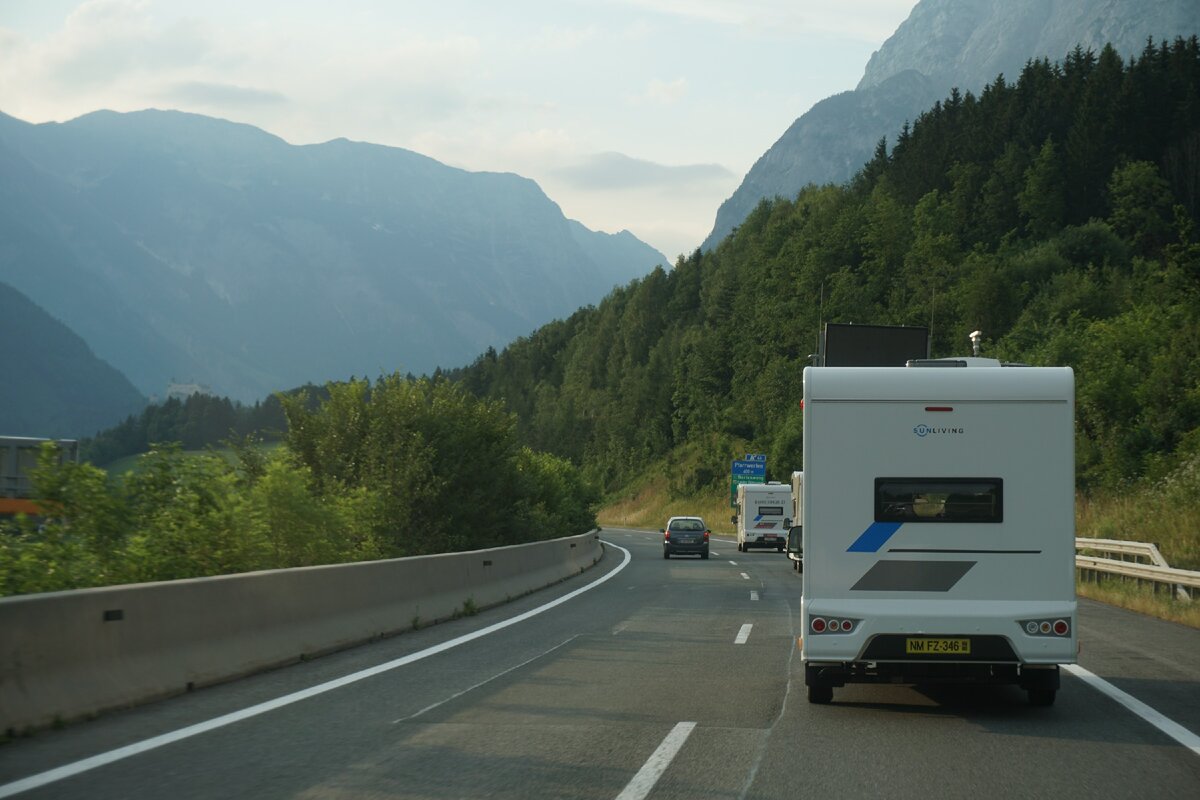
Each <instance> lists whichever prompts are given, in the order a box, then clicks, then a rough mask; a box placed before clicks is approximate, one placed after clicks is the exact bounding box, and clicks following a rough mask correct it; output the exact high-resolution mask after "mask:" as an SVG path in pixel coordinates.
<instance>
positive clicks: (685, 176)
mask: <svg viewBox="0 0 1200 800" xmlns="http://www.w3.org/2000/svg"><path fill="white" fill-rule="evenodd" d="M554 175H555V176H556V177H557V178H559V179H560V180H562V181H564V182H566V183H567V184H569V185H571V186H573V187H574V188H576V189H586V190H593V191H613V190H624V189H641V188H650V187H655V188H664V189H683V188H687V187H691V186H696V185H698V184H707V183H711V182H714V181H726V180H728V179H729V178H730V177H732V176H733V173H732V172H730V171H729V170H728V169H726V168H725V167H723V166H721V165H720V164H687V165H683V166H668V165H665V164H656V163H654V162H653V161H643V160H641V159H637V158H631V157H629V156H627V155H624V154H622V153H598V154H596V155H593V156H590V157H588V158H587V159H585V160H584V161H582V162H580V163H577V164H573V165H571V166H567V167H560V168H558V169H556V170H554Z"/></svg>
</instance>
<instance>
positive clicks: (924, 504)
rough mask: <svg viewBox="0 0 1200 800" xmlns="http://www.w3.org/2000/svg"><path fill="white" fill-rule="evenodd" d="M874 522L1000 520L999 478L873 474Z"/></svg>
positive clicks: (1001, 506) (1002, 493) (1001, 518)
mask: <svg viewBox="0 0 1200 800" xmlns="http://www.w3.org/2000/svg"><path fill="white" fill-rule="evenodd" d="M875 521H876V522H1003V521H1004V481H1003V480H1001V479H1000V478H876V479H875Z"/></svg>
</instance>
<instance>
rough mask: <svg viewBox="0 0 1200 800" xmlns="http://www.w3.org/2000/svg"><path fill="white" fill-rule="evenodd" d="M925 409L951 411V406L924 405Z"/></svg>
mask: <svg viewBox="0 0 1200 800" xmlns="http://www.w3.org/2000/svg"><path fill="white" fill-rule="evenodd" d="M925 410H926V411H953V410H954V407H953V406H925Z"/></svg>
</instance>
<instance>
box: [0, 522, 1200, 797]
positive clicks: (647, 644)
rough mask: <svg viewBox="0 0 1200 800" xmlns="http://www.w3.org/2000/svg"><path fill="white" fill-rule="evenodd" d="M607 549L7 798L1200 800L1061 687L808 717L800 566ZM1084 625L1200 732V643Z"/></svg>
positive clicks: (1170, 763)
mask: <svg viewBox="0 0 1200 800" xmlns="http://www.w3.org/2000/svg"><path fill="white" fill-rule="evenodd" d="M603 537H604V538H605V540H606V541H608V542H611V543H613V544H615V545H618V546H619V548H624V550H627V551H628V552H629V553H631V555H632V558H631V559H630V560H629V561H628V563H627V564H624V561H625V553H624V552H623V551H622V550H621V549H619V548H613V547H609V548H607V553H606V556H605V558H604V560H603V561H602V562H601V563H600V564H599V565H597V567H595V568H594V569H592V570H590V571H588V572H587V573H586V574H584V575H583V576H580V577H578V578H573V579H571V580H569V581H566V582H564V583H562V584H559V585H558V586H555V587H552V588H550V589H546V590H543V591H540V592H536V593H534V594H532V595H530V596H528V597H525V598H522V599H520V600H518V601H516V602H513V603H510V604H507V605H505V606H502V607H499V608H495V609H490V610H487V611H484V612H482V613H480V614H479V615H477V616H475V617H470V618H467V619H462V620H458V621H455V622H450V623H445V624H443V625H438V626H435V627H432V628H427V629H425V630H421V631H416V632H411V633H406V634H404V635H401V636H397V637H395V638H392V639H388V640H384V641H381V642H377V643H374V644H371V645H366V646H363V647H359V648H355V649H353V650H348V651H345V652H342V653H338V654H334V655H331V656H327V657H325V658H321V659H318V660H315V661H311V662H308V663H304V664H298V665H295V666H292V667H288V668H285V669H280V670H276V671H273V672H270V673H265V674H262V675H257V676H254V677H251V678H247V679H244V680H240V681H236V682H233V683H229V684H225V685H222V686H216V687H211V688H208V689H204V690H201V691H197V692H193V693H191V694H188V695H184V696H181V697H177V698H174V699H171V700H167V701H163V702H160V703H155V704H151V705H147V706H144V707H141V708H137V709H132V710H129V711H125V712H120V713H113V714H108V715H104V716H103V717H101V718H99V719H97V720H94V721H91V722H86V723H81V724H78V725H72V726H69V727H67V728H65V729H62V730H57V731H47V732H44V733H41V734H38V735H36V736H32V737H29V738H24V739H19V740H16V741H14V742H10V743H8V744H6V745H3V746H0V797H3V796H5V793H6V792H14V791H15V789H16V788H17V787H16V786H15V785H14V784H15V782H16V781H18V780H21V779H25V778H27V777H29V776H33V775H37V774H40V773H43V772H45V771H47V770H52V769H55V768H59V767H63V766H64V765H72V764H78V763H79V762H80V761H81V760H82V759H88V758H92V757H94V756H97V755H100V754H104V753H111V752H112V751H114V750H117V749H118V748H123V747H127V746H130V747H131V749H132V750H134V751H137V750H139V748H138V747H137V745H138V744H139V743H144V742H146V741H147V740H150V741H151V742H153V741H154V739H153V737H159V736H163V735H164V734H170V733H171V732H175V731H180V730H181V729H186V728H187V727H188V726H192V725H196V724H197V723H203V722H205V721H208V720H213V719H216V718H220V717H222V715H227V714H233V713H235V712H238V711H242V710H244V709H248V708H249V709H255V708H258V711H255V712H254V713H253V714H252V715H251V714H249V713H247V714H245V715H244V716H245V718H242V719H239V720H238V721H234V722H230V723H228V724H223V725H221V726H220V727H214V728H213V729H212V730H208V731H206V732H203V733H198V734H196V735H190V736H187V737H185V738H179V739H178V740H177V741H173V742H172V743H169V744H164V745H162V746H156V747H153V748H151V749H145V750H144V751H141V752H135V753H134V754H132V755H129V756H128V757H123V758H119V759H117V760H112V761H111V762H110V763H106V764H103V765H101V766H97V767H95V768H91V769H86V770H83V771H79V772H77V773H76V774H73V775H68V776H67V777H63V778H61V779H58V780H53V781H51V782H48V783H45V784H44V785H41V786H38V787H36V788H32V789H29V790H26V791H21V792H19V793H16V794H15V796H18V797H22V798H31V799H32V798H89V799H91V798H96V799H97V800H99V799H102V798H277V797H278V798H285V797H286V798H339V799H340V798H347V799H349V798H354V799H355V800H359V799H360V798H410V797H411V798H475V797H495V798H522V799H523V800H524V799H525V798H555V797H563V798H618V797H622V798H636V797H647V796H648V797H652V798H804V797H812V798H838V797H888V798H907V797H919V798H925V799H927V798H931V797H934V798H941V797H968V796H969V797H1055V798H1071V797H1079V798H1084V797H1086V798H1095V797H1148V796H1156V797H1195V796H1200V753H1198V752H1195V751H1193V750H1192V749H1189V748H1187V747H1184V746H1182V745H1181V744H1179V743H1178V742H1177V741H1175V740H1174V739H1172V738H1170V737H1168V736H1167V735H1165V734H1164V733H1162V732H1161V731H1160V730H1159V729H1157V728H1155V727H1154V726H1152V725H1151V724H1149V723H1148V722H1146V721H1144V720H1143V719H1142V718H1140V717H1138V716H1136V715H1135V714H1133V713H1131V712H1130V711H1128V710H1126V708H1124V707H1123V706H1121V705H1119V704H1118V703H1117V702H1115V701H1114V700H1112V699H1110V698H1109V697H1108V696H1106V695H1105V694H1102V693H1101V692H1100V691H1097V690H1096V689H1094V688H1092V687H1091V686H1089V685H1086V684H1085V683H1083V682H1082V681H1081V680H1079V679H1077V678H1075V677H1073V676H1071V675H1064V676H1063V686H1062V689H1061V691H1060V692H1059V695H1058V700H1057V702H1056V704H1055V705H1054V706H1053V707H1051V708H1032V707H1030V706H1028V705H1027V704H1026V702H1025V696H1024V693H1022V692H1020V691H1019V690H1017V689H1015V688H1008V687H999V688H970V689H966V688H955V689H948V688H943V689H926V690H924V691H918V690H916V689H914V688H911V687H905V686H850V687H846V688H844V689H840V690H837V691H836V692H835V695H834V702H833V704H831V705H828V706H814V705H810V704H809V703H808V702H807V701H806V700H805V694H804V686H803V683H804V680H803V671H802V670H801V668H800V659H799V654H798V651H797V649H796V646H795V637H796V635H797V633H798V629H799V622H800V619H799V589H800V581H799V578H798V576H797V575H796V574H795V573H794V572H793V571H792V569H791V564H790V562H789V561H788V560H787V558H786V557H785V556H781V555H778V554H776V553H775V552H773V551H771V552H768V551H761V552H751V553H738V552H737V551H736V549H735V547H734V545H733V544H732V543H725V542H722V541H720V540H714V543H713V548H712V549H713V556H712V557H711V558H710V559H709V560H707V561H703V560H700V559H695V558H675V559H671V560H669V561H665V560H663V558H662V555H661V545H660V543H659V539H658V535H657V534H652V533H647V532H637V531H624V530H607V531H605V532H604V534H603ZM731 562H736V563H731ZM606 576H607V580H605V581H604V582H603V583H601V584H599V585H596V586H594V587H593V588H592V589H590V590H587V591H582V592H579V593H578V594H577V595H575V596H573V597H571V598H570V599H567V600H565V601H564V602H562V603H561V604H559V605H557V606H555V607H553V608H550V609H548V610H545V611H543V612H542V613H539V614H537V615H536V616H532V617H530V618H528V619H524V620H522V621H518V622H516V623H515V624H511V625H509V626H507V627H502V628H499V629H496V630H494V631H492V632H490V633H487V634H486V635H481V636H477V638H473V639H470V640H469V641H464V642H462V643H461V644H458V645H457V646H454V647H450V648H448V649H445V650H443V651H441V652H435V653H432V654H428V655H424V656H421V654H422V653H424V652H425V651H427V650H428V649H429V648H432V647H436V646H438V645H443V644H445V643H448V642H452V641H454V640H456V639H458V638H460V637H464V636H469V635H470V634H472V633H475V632H480V631H483V630H485V629H487V628H489V626H493V625H496V624H499V623H503V622H504V621H505V620H511V619H512V618H514V617H516V616H517V615H520V614H522V613H525V612H528V611H531V610H533V609H536V608H538V607H541V606H543V605H545V604H546V603H548V602H551V601H553V600H555V599H557V598H562V597H564V596H566V595H568V594H570V593H572V592H577V591H578V590H580V589H582V588H583V587H584V586H587V585H590V584H592V583H593V582H595V581H597V580H598V579H600V578H603V577H606ZM1080 607H1081V608H1080V620H1079V631H1080V636H1081V641H1082V643H1083V652H1082V654H1081V658H1080V665H1081V666H1083V667H1085V668H1086V669H1088V670H1090V671H1091V672H1092V673H1095V674H1096V675H1098V676H1100V677H1102V678H1104V679H1105V680H1107V681H1109V682H1111V683H1112V684H1113V685H1115V686H1117V687H1119V688H1120V689H1123V690H1124V691H1126V692H1128V693H1130V694H1132V695H1133V696H1135V697H1136V698H1138V699H1140V700H1141V701H1143V702H1144V703H1146V704H1147V705H1149V706H1150V707H1152V708H1154V709H1156V710H1157V711H1158V712H1160V713H1161V714H1163V715H1165V716H1166V717H1168V718H1169V719H1171V720H1173V721H1174V722H1175V723H1178V724H1179V725H1182V726H1183V727H1184V728H1186V729H1187V730H1188V731H1191V732H1192V733H1200V631H1196V630H1193V629H1189V628H1186V627H1183V626H1179V625H1175V624H1172V623H1167V622H1160V621H1158V620H1153V619H1149V618H1147V617H1143V616H1141V615H1138V614H1134V613H1132V612H1125V611H1121V610H1118V609H1113V608H1110V607H1107V606H1103V605H1100V604H1097V603H1091V602H1087V601H1081V602H1080ZM747 626H749V627H747ZM418 656H421V657H418ZM405 657H414V658H415V660H410V661H409V662H408V663H400V664H395V663H393V662H396V661H397V660H400V659H404V658H405ZM379 665H387V668H386V669H383V670H381V671H378V672H377V673H375V674H370V675H362V674H361V671H363V670H366V669H370V668H373V667H378V666H379ZM346 676H354V677H353V678H352V679H348V680H346V681H344V685H340V686H337V687H336V688H330V687H328V686H325V687H324V688H323V689H322V690H320V691H315V692H312V693H311V696H305V697H303V698H302V699H300V698H296V697H292V698H291V699H292V701H290V702H288V703H287V704H286V705H281V706H280V707H278V708H274V709H272V710H265V711H263V710H262V709H261V706H260V704H263V703H265V702H267V701H271V700H273V699H276V698H280V697H289V696H293V695H294V693H296V692H301V691H303V690H306V689H310V688H311V687H322V686H323V685H325V684H327V683H328V682H329V681H333V680H336V679H339V678H345V677H346ZM143 747H144V746H143Z"/></svg>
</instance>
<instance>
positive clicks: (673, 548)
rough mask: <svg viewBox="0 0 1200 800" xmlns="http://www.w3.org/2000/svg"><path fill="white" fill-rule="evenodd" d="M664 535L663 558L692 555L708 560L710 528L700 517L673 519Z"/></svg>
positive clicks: (664, 530)
mask: <svg viewBox="0 0 1200 800" xmlns="http://www.w3.org/2000/svg"><path fill="white" fill-rule="evenodd" d="M660 533H662V535H663V558H670V557H671V556H672V555H680V554H685V553H691V554H693V555H698V556H700V557H701V558H708V537H709V533H710V532H709V530H708V526H707V525H705V524H704V520H703V519H701V518H700V517H671V518H670V519H669V520H667V527H665V528H663V529H662V530H661V531H660Z"/></svg>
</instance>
